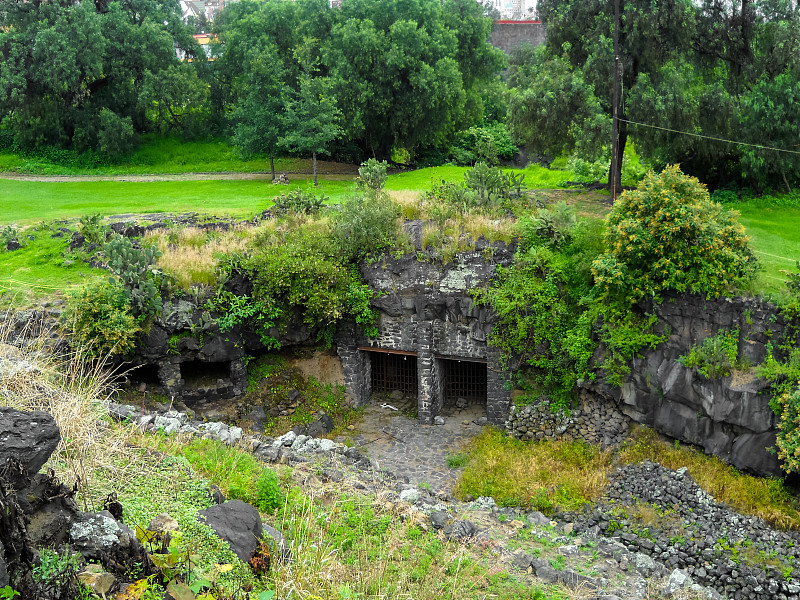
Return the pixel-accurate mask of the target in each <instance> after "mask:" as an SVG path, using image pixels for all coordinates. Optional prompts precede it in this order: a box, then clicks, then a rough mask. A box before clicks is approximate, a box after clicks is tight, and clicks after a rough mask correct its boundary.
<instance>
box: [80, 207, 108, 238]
mask: <svg viewBox="0 0 800 600" xmlns="http://www.w3.org/2000/svg"><path fill="white" fill-rule="evenodd" d="M102 219H103V217H102V216H101V215H100V214H99V213H98V214H95V215H83V216H82V217H81V218H80V220H79V221H78V231H79V232H80V234H81V235H82V236H83V238H84V239H85V240H86V242H87V244H102V243H104V242H105V241H106V236H107V235H108V231H109V228H108V227H105V226H104V225H103V224H102Z"/></svg>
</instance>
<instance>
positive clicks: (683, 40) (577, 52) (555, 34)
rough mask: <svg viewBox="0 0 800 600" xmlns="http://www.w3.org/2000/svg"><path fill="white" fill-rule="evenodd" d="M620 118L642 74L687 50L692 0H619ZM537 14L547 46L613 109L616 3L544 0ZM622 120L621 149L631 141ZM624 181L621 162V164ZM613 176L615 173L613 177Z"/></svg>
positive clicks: (693, 23)
mask: <svg viewBox="0 0 800 600" xmlns="http://www.w3.org/2000/svg"><path fill="white" fill-rule="evenodd" d="M620 2H621V5H622V6H621V15H622V16H621V21H620V31H619V45H620V57H619V59H620V68H621V70H622V78H621V81H622V85H621V88H622V95H621V98H620V107H621V108H620V112H619V116H620V117H621V119H625V120H627V119H628V113H627V110H628V97H629V95H630V93H631V90H633V89H634V87H635V86H636V84H637V83H638V81H639V77H640V76H641V75H642V74H644V73H652V72H654V71H657V70H658V69H659V68H661V66H662V65H664V64H665V63H666V62H668V61H669V60H671V59H673V58H677V57H681V56H684V55H686V53H687V52H688V51H689V50H690V48H691V44H692V40H693V39H694V36H695V31H696V18H695V17H696V11H695V9H694V8H693V5H692V3H691V1H690V0H672V1H670V2H651V1H649V0H620ZM539 14H540V15H541V18H542V20H543V21H544V22H545V23H546V24H547V47H548V49H549V51H550V53H551V54H552V55H553V56H563V57H564V58H565V59H566V60H568V61H569V62H570V64H571V65H572V66H573V67H576V68H579V69H581V70H582V72H583V75H584V77H585V80H586V82H587V83H589V84H590V85H591V86H592V87H593V89H594V92H595V94H596V95H597V97H598V98H599V99H600V102H601V105H602V107H603V110H604V111H605V112H606V114H608V115H609V116H611V114H612V102H611V100H612V91H613V90H612V88H613V86H612V85H611V82H612V80H613V66H614V52H613V43H612V35H613V31H614V23H613V21H614V7H613V3H610V2H607V1H606V0H541V1H540V2H539ZM625 120H621V121H619V128H618V133H617V135H618V140H617V141H618V152H619V156H622V155H623V153H624V151H625V145H626V143H627V140H628V124H627V123H626V121H625ZM617 170H618V173H617V175H618V177H617V181H621V174H622V161H618V163H617ZM609 180H611V178H609Z"/></svg>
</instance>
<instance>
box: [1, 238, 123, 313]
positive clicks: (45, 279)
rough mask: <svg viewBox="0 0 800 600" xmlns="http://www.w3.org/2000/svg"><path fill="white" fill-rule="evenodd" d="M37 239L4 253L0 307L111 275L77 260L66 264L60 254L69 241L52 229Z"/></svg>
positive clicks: (24, 301)
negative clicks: (55, 235) (54, 234)
mask: <svg viewBox="0 0 800 600" xmlns="http://www.w3.org/2000/svg"><path fill="white" fill-rule="evenodd" d="M31 235H34V236H35V237H36V239H35V240H26V242H27V244H26V246H25V247H23V248H21V249H19V250H16V251H14V252H4V253H3V254H2V259H0V306H8V305H14V306H27V305H28V304H30V303H31V302H34V301H36V300H37V299H39V298H44V297H48V296H52V295H53V293H54V292H63V291H68V290H70V289H73V288H76V287H78V286H80V285H83V284H84V283H87V282H88V281H90V280H92V279H96V278H99V277H108V272H107V271H103V270H101V269H92V268H90V267H89V266H88V265H86V264H84V263H81V262H80V261H75V263H74V264H72V265H68V266H64V258H63V257H62V256H61V253H62V252H63V251H64V250H66V249H67V246H68V244H69V240H68V239H65V238H51V237H50V232H46V231H37V232H34V233H33V234H31Z"/></svg>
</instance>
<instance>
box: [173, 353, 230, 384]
mask: <svg viewBox="0 0 800 600" xmlns="http://www.w3.org/2000/svg"><path fill="white" fill-rule="evenodd" d="M181 379H183V385H184V387H186V388H192V389H197V388H211V387H215V386H216V385H217V384H218V382H219V380H220V379H222V380H223V381H224V382H225V383H226V384H230V380H231V363H230V362H202V361H199V360H192V361H189V362H183V363H181Z"/></svg>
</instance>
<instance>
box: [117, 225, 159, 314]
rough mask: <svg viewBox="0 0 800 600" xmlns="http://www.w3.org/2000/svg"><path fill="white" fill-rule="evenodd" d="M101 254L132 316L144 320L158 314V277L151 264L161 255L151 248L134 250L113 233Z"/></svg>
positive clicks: (127, 241) (125, 239) (131, 243)
mask: <svg viewBox="0 0 800 600" xmlns="http://www.w3.org/2000/svg"><path fill="white" fill-rule="evenodd" d="M103 254H105V255H106V259H107V261H108V268H109V269H110V270H111V272H112V273H114V274H115V275H117V277H118V278H119V281H120V282H121V283H122V286H123V288H124V290H125V293H126V294H127V295H128V297H129V298H130V303H131V308H132V310H133V313H134V314H135V315H136V316H137V317H139V319H141V320H145V319H147V318H149V317H150V316H152V315H154V314H156V313H158V312H160V311H161V307H162V302H161V290H160V285H161V281H162V274H161V272H160V271H159V270H157V269H155V268H153V265H154V264H155V261H156V258H158V257H159V256H161V253H160V252H159V251H158V250H156V249H155V248H153V247H147V248H137V247H135V246H134V245H133V242H131V241H130V240H129V239H128V238H126V237H124V236H121V235H118V234H117V235H114V236H113V237H112V238H111V239H110V240H109V241H108V242H107V243H106V244H104V245H103ZM111 281H112V283H113V282H114V279H113V278H112V279H111Z"/></svg>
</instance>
